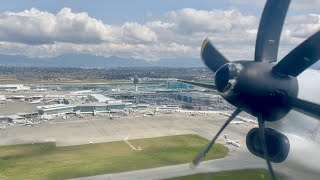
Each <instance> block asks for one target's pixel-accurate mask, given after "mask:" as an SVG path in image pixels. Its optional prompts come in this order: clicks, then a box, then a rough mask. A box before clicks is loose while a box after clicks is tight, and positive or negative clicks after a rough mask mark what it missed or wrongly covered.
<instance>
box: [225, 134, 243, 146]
mask: <svg viewBox="0 0 320 180" xmlns="http://www.w3.org/2000/svg"><path fill="white" fill-rule="evenodd" d="M227 136H228V134H225V135H224V140H225V141H226V144H231V145H233V146H236V147H240V144H239V140H231V139H228V137H227Z"/></svg>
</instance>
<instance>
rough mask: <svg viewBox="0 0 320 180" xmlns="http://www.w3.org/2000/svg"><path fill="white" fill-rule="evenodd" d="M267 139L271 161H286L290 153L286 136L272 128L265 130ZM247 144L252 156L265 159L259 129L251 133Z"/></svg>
mask: <svg viewBox="0 0 320 180" xmlns="http://www.w3.org/2000/svg"><path fill="white" fill-rule="evenodd" d="M265 139H266V145H267V149H268V154H269V157H270V161H272V162H275V163H281V162H283V161H284V160H286V158H287V157H288V154H289V151H290V143H289V139H288V138H287V137H286V136H285V135H284V134H282V133H280V132H278V131H276V130H274V129H271V128H266V129H265ZM246 144H247V148H248V149H249V151H250V152H251V153H252V154H254V155H256V156H258V157H261V158H263V159H264V158H265V157H264V153H263V148H262V144H261V139H260V135H259V129H258V128H253V129H251V130H250V131H249V133H248V134H247V138H246Z"/></svg>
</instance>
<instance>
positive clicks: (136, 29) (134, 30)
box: [122, 22, 157, 43]
mask: <svg viewBox="0 0 320 180" xmlns="http://www.w3.org/2000/svg"><path fill="white" fill-rule="evenodd" d="M122 35H123V38H124V40H127V41H129V42H133V43H144V42H154V41H157V35H156V33H155V32H153V31H152V30H151V29H150V28H148V27H147V26H145V25H141V24H139V23H136V22H126V23H125V24H124V25H123V26H122Z"/></svg>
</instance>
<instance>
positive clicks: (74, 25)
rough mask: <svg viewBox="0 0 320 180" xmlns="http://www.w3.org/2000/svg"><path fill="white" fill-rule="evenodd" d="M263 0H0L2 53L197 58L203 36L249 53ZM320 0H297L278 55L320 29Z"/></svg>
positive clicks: (231, 52)
mask: <svg viewBox="0 0 320 180" xmlns="http://www.w3.org/2000/svg"><path fill="white" fill-rule="evenodd" d="M264 3H265V0H226V1H221V0H161V1H151V0H90V1H89V0H58V1H57V0H24V1H21V0H0V4H1V6H0V54H14V55H16V54H19V55H26V56H36V57H42V56H57V55H60V54H64V53H89V54H95V55H101V56H106V57H107V56H121V57H135V58H144V59H150V60H157V59H161V58H174V57H195V58H199V49H200V46H201V43H202V41H203V39H205V38H206V37H209V38H210V40H211V42H213V44H214V45H215V46H217V48H218V49H220V50H221V51H222V52H223V53H225V54H226V56H227V57H230V58H231V59H250V58H252V54H253V51H254V43H255V36H256V31H257V27H258V24H259V18H260V15H261V13H262V9H263V6H264ZM319 6H320V0H292V3H291V7H290V9H289V13H288V17H287V19H286V24H285V26H284V29H283V34H282V40H281V47H280V48H281V50H280V51H279V52H280V55H279V56H280V57H281V56H283V55H285V53H287V52H289V51H290V50H291V49H292V48H294V47H295V46H296V45H298V44H299V43H301V42H302V41H303V40H304V39H305V38H307V37H308V36H310V35H311V34H312V33H314V32H316V31H317V30H318V29H319V28H320V12H319V8H317V7H319Z"/></svg>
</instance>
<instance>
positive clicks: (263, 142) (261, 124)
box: [258, 114, 277, 180]
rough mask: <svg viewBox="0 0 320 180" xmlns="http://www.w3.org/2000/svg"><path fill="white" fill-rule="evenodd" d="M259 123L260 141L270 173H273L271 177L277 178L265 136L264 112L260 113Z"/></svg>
mask: <svg viewBox="0 0 320 180" xmlns="http://www.w3.org/2000/svg"><path fill="white" fill-rule="evenodd" d="M258 124H259V136H260V142H261V145H262V149H263V153H264V158H265V159H266V162H267V166H268V170H269V173H270V175H271V179H273V180H276V179H277V178H276V175H275V174H274V171H273V168H272V165H271V162H270V157H269V153H268V148H267V144H266V137H265V121H263V117H262V114H259V115H258Z"/></svg>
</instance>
